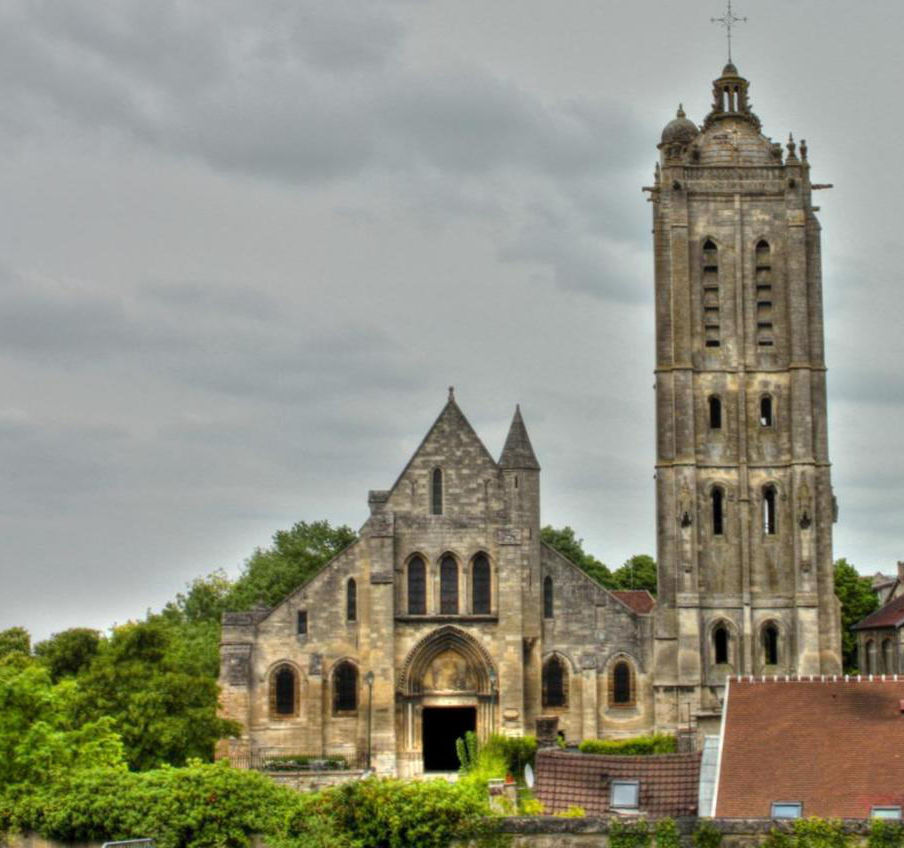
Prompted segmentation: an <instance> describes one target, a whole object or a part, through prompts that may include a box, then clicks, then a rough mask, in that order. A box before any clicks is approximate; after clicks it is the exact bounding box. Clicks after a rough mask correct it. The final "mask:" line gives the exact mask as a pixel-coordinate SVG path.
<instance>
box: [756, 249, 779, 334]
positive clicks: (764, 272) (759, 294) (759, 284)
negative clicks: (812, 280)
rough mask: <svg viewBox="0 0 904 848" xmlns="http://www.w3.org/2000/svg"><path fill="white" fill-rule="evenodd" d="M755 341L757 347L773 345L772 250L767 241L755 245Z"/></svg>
mask: <svg viewBox="0 0 904 848" xmlns="http://www.w3.org/2000/svg"><path fill="white" fill-rule="evenodd" d="M755 273H756V343H757V346H758V347H773V346H774V345H775V332H774V330H775V328H774V325H773V315H772V302H773V299H774V298H773V292H772V251H771V250H770V248H769V242H767V241H760V242H758V243H757V246H756V272H755Z"/></svg>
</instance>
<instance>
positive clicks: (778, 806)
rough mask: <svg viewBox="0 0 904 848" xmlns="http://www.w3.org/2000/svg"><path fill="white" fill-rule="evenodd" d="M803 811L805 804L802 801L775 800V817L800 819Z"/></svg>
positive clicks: (773, 812) (773, 811)
mask: <svg viewBox="0 0 904 848" xmlns="http://www.w3.org/2000/svg"><path fill="white" fill-rule="evenodd" d="M802 813H803V804H802V803H801V802H800V801H773V802H772V813H771V815H770V818H773V819H799V818H800V817H801V815H802Z"/></svg>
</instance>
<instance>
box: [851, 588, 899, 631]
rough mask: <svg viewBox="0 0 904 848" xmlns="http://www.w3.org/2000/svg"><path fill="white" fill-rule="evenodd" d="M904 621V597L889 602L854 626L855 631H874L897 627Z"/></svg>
mask: <svg viewBox="0 0 904 848" xmlns="http://www.w3.org/2000/svg"><path fill="white" fill-rule="evenodd" d="M902 621H904V595H901V596H900V597H899V598H895V599H894V600H893V601H889V602H888V603H887V604H886V605H885V606H884V607H880V608H879V609H877V610H876V611H875V612H873V613H870V614H869V615H868V616H867V617H866V618H864V619H863V621H858V622H857V623H856V624H855V625H854V630H873V629H874V628H877V627H897V626H898V625H899V624H900V623H901V622H902Z"/></svg>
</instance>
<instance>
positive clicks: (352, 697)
mask: <svg viewBox="0 0 904 848" xmlns="http://www.w3.org/2000/svg"><path fill="white" fill-rule="evenodd" d="M357 709H358V669H357V668H355V665H354V663H350V662H348V660H346V661H344V662H341V663H339V665H337V666H336V669H335V671H334V672H333V712H337V713H347V712H354V711H355V710H357Z"/></svg>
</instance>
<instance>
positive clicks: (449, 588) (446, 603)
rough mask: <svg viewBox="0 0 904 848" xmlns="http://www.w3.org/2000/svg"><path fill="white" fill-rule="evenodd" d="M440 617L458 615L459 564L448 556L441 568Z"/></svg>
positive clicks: (443, 560) (445, 557) (444, 558)
mask: <svg viewBox="0 0 904 848" xmlns="http://www.w3.org/2000/svg"><path fill="white" fill-rule="evenodd" d="M439 611H440V615H458V563H457V562H456V561H455V557H453V556H449V555H448V554H447V555H446V556H444V557H443V559H442V562H441V563H440V566H439Z"/></svg>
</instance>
